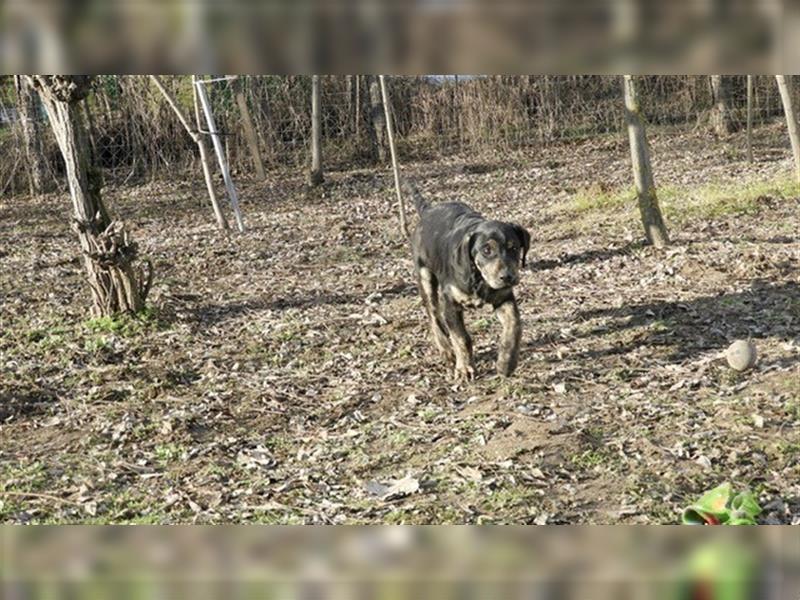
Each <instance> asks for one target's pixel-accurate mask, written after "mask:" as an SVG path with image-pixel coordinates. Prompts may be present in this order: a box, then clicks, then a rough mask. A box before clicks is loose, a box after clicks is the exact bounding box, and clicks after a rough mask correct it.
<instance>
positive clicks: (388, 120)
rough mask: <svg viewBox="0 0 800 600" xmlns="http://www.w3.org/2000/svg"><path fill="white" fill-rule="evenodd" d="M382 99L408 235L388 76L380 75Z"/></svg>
mask: <svg viewBox="0 0 800 600" xmlns="http://www.w3.org/2000/svg"><path fill="white" fill-rule="evenodd" d="M379 77H380V84H381V101H382V102H383V108H384V113H385V115H384V116H385V117H386V133H387V135H388V136H389V150H391V153H392V172H393V173H394V188H395V191H396V192H397V209H398V211H399V215H400V231H402V232H403V235H404V236H406V237H408V225H407V224H406V205H405V203H404V202H403V192H402V191H401V190H400V168H399V167H398V166H397V150H396V148H395V145H394V127H393V126H392V107H391V104H390V103H389V94H388V92H387V91H386V77H384V76H383V75H380V76H379Z"/></svg>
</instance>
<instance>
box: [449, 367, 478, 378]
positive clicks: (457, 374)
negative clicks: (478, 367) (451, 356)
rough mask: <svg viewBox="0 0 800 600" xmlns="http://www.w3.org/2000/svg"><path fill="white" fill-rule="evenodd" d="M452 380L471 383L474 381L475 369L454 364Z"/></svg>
mask: <svg viewBox="0 0 800 600" xmlns="http://www.w3.org/2000/svg"><path fill="white" fill-rule="evenodd" d="M453 378H454V379H455V380H456V381H472V380H473V379H475V367H474V366H473V365H464V364H456V368H455V371H454V372H453Z"/></svg>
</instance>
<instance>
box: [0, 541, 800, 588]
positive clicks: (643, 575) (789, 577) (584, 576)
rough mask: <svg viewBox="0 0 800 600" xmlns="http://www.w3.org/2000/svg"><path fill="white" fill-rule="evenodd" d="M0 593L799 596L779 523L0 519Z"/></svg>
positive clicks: (799, 573) (797, 545)
mask: <svg viewBox="0 0 800 600" xmlns="http://www.w3.org/2000/svg"><path fill="white" fill-rule="evenodd" d="M0 531H2V544H1V545H0V577H2V582H1V583H2V585H1V586H0V590H2V598H8V599H11V598H13V599H19V600H23V599H27V598H41V597H48V598H50V597H74V598H82V597H87V596H88V597H126V598H151V597H155V598H169V597H172V596H173V595H176V594H181V595H186V594H190V597H193V598H206V597H208V598H211V597H216V596H219V595H224V596H226V597H228V598H260V597H269V598H298V599H315V600H317V599H319V600H325V599H328V598H330V599H332V600H338V599H344V598H348V599H349V598H355V599H359V600H362V599H363V600H366V599H370V598H380V599H383V598H437V599H438V598H459V599H460V598H485V597H487V598H488V597H502V598H509V599H516V598H520V599H523V598H525V599H539V598H541V599H561V598H564V599H568V598H586V599H592V600H595V599H597V600H603V599H606V598H608V599H611V598H614V599H628V598H630V599H636V600H638V599H654V600H656V599H658V600H671V599H675V600H678V599H683V600H701V599H702V600H745V599H751V598H752V599H756V598H758V599H762V598H766V599H776V600H778V599H780V600H784V599H785V600H797V598H798V597H800V537H799V536H798V535H797V533H796V531H793V530H792V529H790V528H788V527H741V528H711V529H710V528H707V527H648V528H644V527H624V528H622V527H602V526H601V527H592V526H578V527H558V528H556V527H553V528H528V527H494V528H486V527H452V526H442V527H302V528H299V527H257V526H252V527H246V526H241V527H240V526H222V527H201V526H198V527H194V526H186V527H161V528H157V527H135V528H131V527H89V526H87V527H31V528H24V527H3V528H2V529H0Z"/></svg>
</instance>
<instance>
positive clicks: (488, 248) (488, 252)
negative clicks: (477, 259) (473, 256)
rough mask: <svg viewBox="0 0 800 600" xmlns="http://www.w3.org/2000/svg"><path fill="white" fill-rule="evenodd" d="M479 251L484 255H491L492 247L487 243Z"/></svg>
mask: <svg viewBox="0 0 800 600" xmlns="http://www.w3.org/2000/svg"><path fill="white" fill-rule="evenodd" d="M481 252H483V255H484V256H491V255H492V247H491V246H489V245H488V244H487V245H486V246H484V247H483V248H481Z"/></svg>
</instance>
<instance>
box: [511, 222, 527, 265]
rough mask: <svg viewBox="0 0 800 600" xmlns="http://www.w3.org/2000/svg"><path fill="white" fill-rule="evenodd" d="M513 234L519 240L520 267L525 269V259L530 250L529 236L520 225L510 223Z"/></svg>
mask: <svg viewBox="0 0 800 600" xmlns="http://www.w3.org/2000/svg"><path fill="white" fill-rule="evenodd" d="M512 226H513V227H514V233H516V234H517V237H518V238H519V245H520V247H521V248H522V266H523V268H524V267H525V258H526V257H527V256H528V250H530V248H531V234H530V233H528V230H527V229H525V228H524V227H523V226H522V225H517V224H516V223H512Z"/></svg>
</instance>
